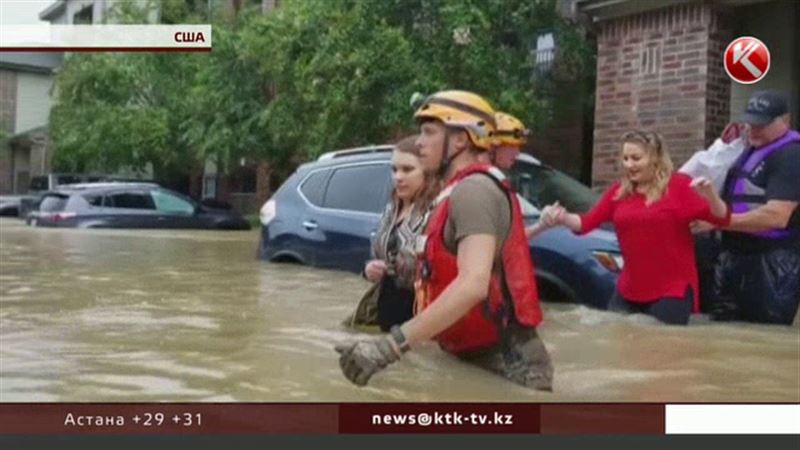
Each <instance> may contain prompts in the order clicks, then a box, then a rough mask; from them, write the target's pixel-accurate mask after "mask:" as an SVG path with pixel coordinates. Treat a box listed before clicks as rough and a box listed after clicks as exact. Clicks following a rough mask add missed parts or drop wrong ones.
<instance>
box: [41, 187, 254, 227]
mask: <svg viewBox="0 0 800 450" xmlns="http://www.w3.org/2000/svg"><path fill="white" fill-rule="evenodd" d="M26 222H27V223H28V224H29V225H32V226H40V227H72V228H195V229H224V230H247V229H250V225H249V224H248V223H247V221H246V220H245V219H244V218H242V216H240V215H239V214H236V213H234V212H231V211H225V210H220V209H216V208H210V207H208V206H206V205H200V204H197V203H196V202H195V201H193V200H192V199H190V198H188V197H184V196H183V195H181V194H179V193H177V192H173V191H170V190H168V189H164V188H162V187H160V186H159V185H157V184H155V183H121V182H110V183H85V184H71V185H67V186H63V187H61V188H58V189H55V190H52V191H47V192H45V193H44V194H42V196H41V201H40V202H39V208H38V209H37V210H35V211H32V212H31V213H30V214H28V216H27V217H26Z"/></svg>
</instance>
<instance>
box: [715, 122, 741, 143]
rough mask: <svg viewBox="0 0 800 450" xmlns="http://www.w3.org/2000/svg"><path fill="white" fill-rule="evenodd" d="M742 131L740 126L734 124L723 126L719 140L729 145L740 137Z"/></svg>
mask: <svg viewBox="0 0 800 450" xmlns="http://www.w3.org/2000/svg"><path fill="white" fill-rule="evenodd" d="M742 131H744V130H743V127H742V126H741V125H739V124H738V123H736V122H731V123H729V124H728V125H726V126H725V129H724V130H722V135H721V136H720V138H721V139H722V142H724V143H726V144H730V143H731V142H733V141H735V140H736V139H737V138H738V137H739V136H741V135H742Z"/></svg>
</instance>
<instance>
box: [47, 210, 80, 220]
mask: <svg viewBox="0 0 800 450" xmlns="http://www.w3.org/2000/svg"><path fill="white" fill-rule="evenodd" d="M76 215H77V214H75V213H74V212H60V213H55V214H53V215H52V216H50V218H51V219H52V220H53V222H61V221H62V220H67V219H69V218H72V217H75V216H76Z"/></svg>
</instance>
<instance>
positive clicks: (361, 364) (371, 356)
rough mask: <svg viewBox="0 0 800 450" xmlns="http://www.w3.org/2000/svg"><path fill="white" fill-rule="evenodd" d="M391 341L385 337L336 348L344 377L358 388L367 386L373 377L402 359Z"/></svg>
mask: <svg viewBox="0 0 800 450" xmlns="http://www.w3.org/2000/svg"><path fill="white" fill-rule="evenodd" d="M390 339H391V337H389V336H384V337H380V338H372V339H366V340H361V341H355V342H349V343H346V344H339V345H337V346H336V347H334V348H335V349H336V351H337V352H339V355H340V356H339V367H341V368H342V373H344V376H345V377H347V379H348V380H350V381H352V382H353V383H355V384H356V385H358V386H366V385H367V382H368V381H369V379H370V377H372V375H374V374H376V373H377V372H379V371H381V370H383V369H385V368H386V366H388V365H389V364H391V363H393V362H395V361H397V360H398V359H400V355H399V353H398V352H397V351H395V349H394V347H393V346H392V342H391V341H390Z"/></svg>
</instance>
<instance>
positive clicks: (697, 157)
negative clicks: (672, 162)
mask: <svg viewBox="0 0 800 450" xmlns="http://www.w3.org/2000/svg"><path fill="white" fill-rule="evenodd" d="M745 147H747V141H746V139H745V138H744V137H739V138H737V139H735V140H733V141H732V142H730V143H728V144H726V143H725V142H723V141H722V139H719V138H717V140H716V141H714V143H713V144H711V147H708V148H707V149H706V150H700V151H699V152H697V153H695V154H694V155H692V157H691V158H689V160H688V161H686V163H685V164H684V165H683V166H682V167H681V168H680V169H679V170H678V171H679V172H683V173H685V174H687V175H689V176H691V177H692V178H697V177H706V178H708V179H709V180H711V182H712V183H713V184H714V189H716V191H717V192H722V187H723V184H724V183H725V177H726V175H727V174H728V170H729V169H730V168H731V166H733V164H734V163H735V162H736V160H737V159H738V158H739V156H741V154H742V152H743V151H744V149H745Z"/></svg>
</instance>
